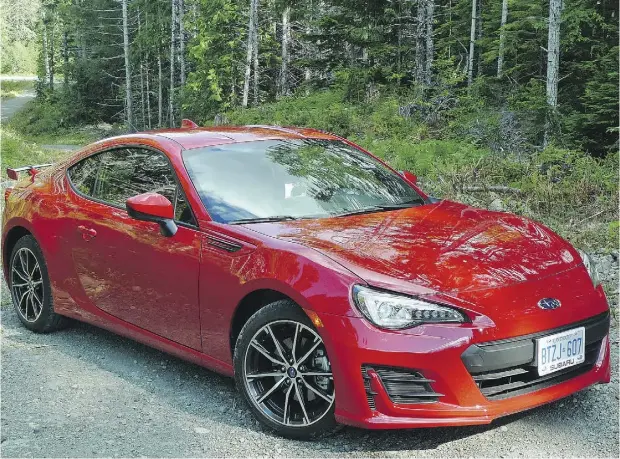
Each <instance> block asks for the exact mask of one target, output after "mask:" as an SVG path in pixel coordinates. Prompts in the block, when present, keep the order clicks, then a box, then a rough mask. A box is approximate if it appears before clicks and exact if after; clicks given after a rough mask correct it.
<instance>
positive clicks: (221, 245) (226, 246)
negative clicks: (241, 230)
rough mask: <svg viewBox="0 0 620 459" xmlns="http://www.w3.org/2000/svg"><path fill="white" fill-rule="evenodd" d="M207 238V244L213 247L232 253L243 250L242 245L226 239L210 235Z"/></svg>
mask: <svg viewBox="0 0 620 459" xmlns="http://www.w3.org/2000/svg"><path fill="white" fill-rule="evenodd" d="M206 238H207V244H209V245H212V246H213V247H217V248H218V249H222V250H225V251H227V252H231V253H232V252H237V251H239V250H241V245H239V244H235V243H234V242H230V241H227V240H225V239H220V238H217V237H214V236H210V235H207V236H206Z"/></svg>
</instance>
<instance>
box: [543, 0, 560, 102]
mask: <svg viewBox="0 0 620 459" xmlns="http://www.w3.org/2000/svg"><path fill="white" fill-rule="evenodd" d="M561 15H562V0H550V2H549V39H548V42H547V104H549V106H550V107H551V108H552V109H555V108H556V107H557V105H558V73H559V66H560V24H561Z"/></svg>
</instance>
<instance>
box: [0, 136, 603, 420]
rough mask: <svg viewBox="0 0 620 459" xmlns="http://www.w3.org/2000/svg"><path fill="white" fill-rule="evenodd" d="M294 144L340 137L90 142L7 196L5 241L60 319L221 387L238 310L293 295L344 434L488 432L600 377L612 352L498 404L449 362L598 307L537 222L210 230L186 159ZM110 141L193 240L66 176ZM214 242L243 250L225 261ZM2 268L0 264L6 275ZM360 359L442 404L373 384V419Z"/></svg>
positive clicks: (367, 220) (406, 217)
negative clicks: (189, 152) (329, 377)
mask: <svg viewBox="0 0 620 459" xmlns="http://www.w3.org/2000/svg"><path fill="white" fill-rule="evenodd" d="M303 137H314V138H325V139H339V138H338V137H336V136H332V135H330V134H325V133H322V132H319V131H315V130H311V129H293V128H268V127H218V128H213V129H193V128H192V129H171V130H166V131H159V132H152V133H144V134H135V135H129V136H122V137H117V138H113V139H108V140H104V141H101V142H97V143H95V144H93V145H91V146H89V147H87V148H85V149H84V150H82V151H81V152H79V153H78V154H76V155H75V156H74V157H73V158H71V159H70V160H68V161H66V162H64V163H62V164H59V165H57V166H55V167H52V168H50V169H46V170H43V171H41V172H40V173H39V174H37V175H36V176H35V177H34V180H33V182H31V181H30V180H29V179H28V180H23V181H21V182H20V183H19V184H18V185H17V186H16V188H15V189H14V190H13V191H12V192H11V193H10V195H9V196H8V199H7V204H6V206H5V211H4V212H5V213H4V219H3V221H4V228H3V233H2V234H3V242H6V240H7V235H9V236H10V233H11V231H13V230H17V231H20V230H21V228H23V229H26V230H27V231H29V232H31V233H32V234H33V236H34V237H35V238H36V239H37V241H38V242H39V244H40V245H41V248H42V251H43V253H44V255H45V258H46V261H47V264H48V271H49V274H50V278H51V282H52V289H53V295H54V307H55V310H56V312H58V313H60V314H64V315H67V316H69V317H73V318H76V319H79V320H83V321H85V322H89V323H92V324H95V325H98V326H101V327H104V328H107V329H110V330H112V331H114V332H116V333H119V334H122V335H125V336H128V337H131V338H133V339H136V340H139V341H142V342H144V343H146V344H149V345H151V346H154V347H157V348H160V349H162V350H164V351H167V352H170V353H172V354H174V355H177V356H179V357H182V358H185V359H188V360H191V361H193V362H196V363H198V364H201V365H204V366H207V367H209V368H212V369H214V370H216V371H219V372H222V373H224V374H228V375H231V374H232V372H233V368H232V355H231V344H230V333H231V324H232V321H233V317H234V314H235V311H236V308H237V306H238V305H239V303H240V302H241V301H242V300H243V298H244V297H245V296H246V295H249V294H251V293H252V292H255V291H257V290H261V289H269V290H275V291H278V292H280V293H282V294H284V295H287V296H289V297H290V298H292V299H293V300H294V301H296V302H297V303H298V304H299V305H300V306H301V307H302V308H304V309H305V310H307V311H314V312H315V313H316V314H317V315H318V316H319V317H320V319H321V321H322V322H323V324H324V327H323V328H319V330H318V331H319V333H320V334H321V336H322V338H323V340H324V341H325V344H326V347H327V350H328V354H329V356H330V360H331V362H332V369H333V373H334V382H335V385H336V393H337V394H338V395H337V397H336V416H337V418H338V420H339V421H341V422H344V423H348V424H353V425H358V426H363V427H370V428H396V427H414V426H437V425H446V424H453V425H458V424H476V423H487V422H490V421H491V420H493V419H494V418H496V417H499V416H503V415H506V414H509V413H513V412H517V411H521V410H524V409H528V408H532V407H534V406H538V405H540V404H543V403H547V402H549V401H552V400H555V399H557V398H560V397H564V396H567V395H569V394H571V393H573V392H575V391H577V390H580V389H582V388H584V387H587V386H588V385H591V384H594V383H597V382H608V381H609V377H610V366H609V342H608V340H605V344H604V346H602V349H601V355H600V356H599V362H598V363H597V365H596V366H595V368H594V369H592V370H591V371H589V372H587V373H585V374H583V375H581V376H578V377H576V378H574V379H571V380H569V381H566V382H563V383H561V384H557V385H554V386H552V387H549V388H547V389H543V390H539V391H536V392H533V393H531V394H527V395H522V396H517V397H513V398H510V399H507V400H502V401H495V402H491V401H489V400H487V399H486V398H485V397H483V396H482V394H481V393H480V391H479V390H478V388H477V387H476V385H475V384H474V382H473V380H472V378H471V376H470V375H469V374H468V373H467V370H466V369H465V367H464V365H463V363H462V361H461V359H460V355H461V354H462V352H463V351H464V350H465V349H466V348H467V347H469V346H470V345H471V344H473V343H479V342H485V341H490V340H496V339H503V338H509V337H515V336H519V335H524V334H529V333H534V332H538V331H543V330H547V329H551V328H556V327H560V326H563V325H567V324H571V323H574V322H576V321H579V320H583V319H586V318H588V317H592V316H594V315H597V314H599V313H601V312H604V311H606V310H607V309H608V306H607V302H606V299H605V296H604V294H603V291H602V289H601V288H600V287H599V288H597V289H594V288H593V287H592V283H591V281H590V279H589V276H588V274H587V272H586V270H585V268H584V267H583V265H582V264H581V261H580V258H579V255H578V254H577V252H576V251H575V249H574V248H572V247H571V246H570V244H568V243H567V242H566V241H564V240H563V239H561V238H560V237H559V236H557V235H556V234H554V233H553V232H551V231H550V230H549V229H547V228H545V227H544V226H542V225H540V224H538V223H535V222H532V221H530V220H527V219H525V218H521V217H517V216H514V215H510V214H506V213H498V212H489V211H485V210H480V209H475V208H471V207H468V206H465V205H462V204H458V203H455V202H449V201H443V202H440V203H436V204H428V205H424V206H421V207H415V208H409V209H402V210H395V211H389V212H380V213H375V214H365V215H357V216H350V217H338V218H326V219H317V220H299V221H292V222H283V223H265V224H251V225H225V224H220V223H216V222H213V221H211V219H210V218H209V214H208V212H207V211H206V209H205V208H204V206H203V204H202V203H201V201H200V199H199V197H198V194H197V193H196V190H195V188H194V186H193V185H192V183H191V181H190V179H189V177H188V175H187V172H186V170H185V167H184V165H183V161H182V158H181V152H182V149H184V148H196V147H202V146H207V145H216V144H222V143H233V142H242V141H249V140H258V139H273V138H303ZM348 143H350V142H348ZM122 145H133V146H136V145H146V146H149V147H151V148H155V149H157V150H159V151H162V152H163V153H164V154H165V155H166V156H167V157H168V158H169V160H170V162H171V164H172V166H173V168H174V169H175V171H176V173H177V176H178V180H179V183H180V184H181V186H182V187H183V190H184V192H185V195H186V196H187V200H188V203H189V204H190V205H191V207H192V209H193V211H194V215H195V216H196V218H197V220H198V228H189V227H183V226H179V229H178V232H177V233H176V234H175V235H174V236H173V237H170V238H166V237H164V236H162V235H161V234H160V232H159V227H158V224H157V223H153V222H144V221H137V220H135V219H132V218H130V217H129V216H128V215H127V212H126V210H124V209H120V208H117V207H112V206H109V205H107V204H103V203H99V202H95V201H93V200H90V199H88V198H85V197H83V196H81V195H78V194H77V193H76V192H75V191H74V190H73V189H72V188H71V186H70V184H69V181H68V179H67V176H66V169H67V167H69V166H70V165H72V164H74V163H75V162H77V161H79V160H80V159H81V158H84V157H86V156H88V155H90V154H93V153H95V152H98V151H101V150H104V149H106V148H109V147H112V146H122ZM205 160H208V158H205ZM411 185H412V186H414V187H415V188H416V189H418V188H417V187H416V186H415V185H414V184H413V183H411ZM422 194H423V193H422ZM424 196H425V195H424ZM157 199H158V198H155V197H153V196H152V195H151V196H150V197H146V198H140V199H136V200H135V202H134V203H133V204H132V205H133V206H135V208H136V210H140V209H139V207H140V206H142V205H145V204H147V207H148V208H149V209H151V210H152V209H153V206H155V207H156V208H159V209H160V210H161V212H168V211H167V210H165V209H164V208H165V207H166V205H165V203H163V202H162V203H159V201H157ZM164 199H165V198H164ZM160 204H161V208H160V207H159V205H160ZM143 209H145V208H144V207H143ZM142 211H144V210H142ZM147 213H149V212H147ZM150 213H152V211H151V212H150ZM166 215H168V214H167V213H166ZM162 216H163V215H162ZM214 240H215V241H220V242H221V241H224V242H226V243H228V244H234V245H236V246H239V247H240V249H239V250H237V251H235V252H227V251H225V250H222V248H221V247H218V244H213V243H212V242H213V241H214ZM8 258H9V257H8V254H6V253H4V263H5V273H6V272H7V270H6V263H7V260H8ZM354 284H368V285H373V286H376V287H380V288H385V289H389V290H393V291H396V292H402V293H405V294H410V295H423V296H425V297H426V298H428V299H430V300H433V301H437V302H441V303H445V304H449V305H453V306H456V307H459V308H461V309H462V310H464V311H465V312H466V313H467V314H468V316H469V317H470V319H471V323H466V324H450V325H448V324H444V325H422V326H418V327H415V328H412V329H409V330H402V331H385V330H379V329H377V328H376V327H374V326H373V325H371V324H370V323H368V322H367V321H366V320H365V319H364V318H362V317H361V314H360V313H359V312H358V311H357V309H355V307H354V306H352V304H351V300H350V289H351V287H352V286H353V285H354ZM543 297H555V298H558V299H560V301H561V302H562V307H561V309H559V310H555V311H546V310H542V309H540V308H538V307H537V306H536V303H537V301H538V300H539V299H540V298H543ZM364 363H374V364H382V365H393V366H398V367H409V368H415V369H417V370H420V371H422V372H423V373H424V374H425V375H426V376H427V377H430V378H432V379H434V380H436V381H437V382H436V383H435V385H434V389H435V390H436V391H437V392H440V393H443V394H445V396H444V397H442V398H441V402H437V403H432V404H427V405H418V406H410V407H403V406H402V405H400V406H396V405H394V404H392V403H391V402H390V400H389V397H387V395H386V394H385V392H384V391H383V389H382V388H381V387H376V389H377V392H378V395H377V397H376V403H377V410H376V411H371V410H370V409H369V407H368V405H367V403H366V398H365V393H364V387H363V380H362V377H361V372H360V368H361V365H362V364H364ZM373 384H377V381H375V382H374V383H373Z"/></svg>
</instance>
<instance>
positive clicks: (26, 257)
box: [8, 235, 69, 333]
mask: <svg viewBox="0 0 620 459" xmlns="http://www.w3.org/2000/svg"><path fill="white" fill-rule="evenodd" d="M8 277H9V288H10V289H11V298H12V299H13V306H14V308H15V312H16V313H17V317H19V320H20V321H21V323H22V324H23V325H24V327H26V328H27V329H28V330H31V331H33V332H37V333H48V332H52V331H55V330H59V329H61V328H64V327H65V326H66V325H67V324H68V323H69V320H68V319H67V318H65V317H63V316H61V315H59V314H56V313H55V312H54V305H53V300H52V288H51V285H50V280H49V276H48V272H47V265H46V264H45V258H43V253H42V252H41V248H40V247H39V244H37V241H36V240H35V239H34V238H33V237H32V236H30V235H28V236H24V237H22V238H21V239H19V240H18V241H17V243H16V244H15V247H13V250H12V252H11V259H10V264H9V276H8Z"/></svg>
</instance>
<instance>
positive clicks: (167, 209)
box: [127, 193, 174, 219]
mask: <svg viewBox="0 0 620 459" xmlns="http://www.w3.org/2000/svg"><path fill="white" fill-rule="evenodd" d="M127 206H128V207H129V208H131V209H133V210H135V211H137V212H141V213H143V214H146V215H152V216H153V217H160V218H169V219H172V218H174V207H173V206H172V203H171V202H170V201H169V200H168V198H166V197H165V196H162V195H161V194H158V193H142V194H139V195H137V196H132V197H131V198H129V199H128V200H127Z"/></svg>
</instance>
